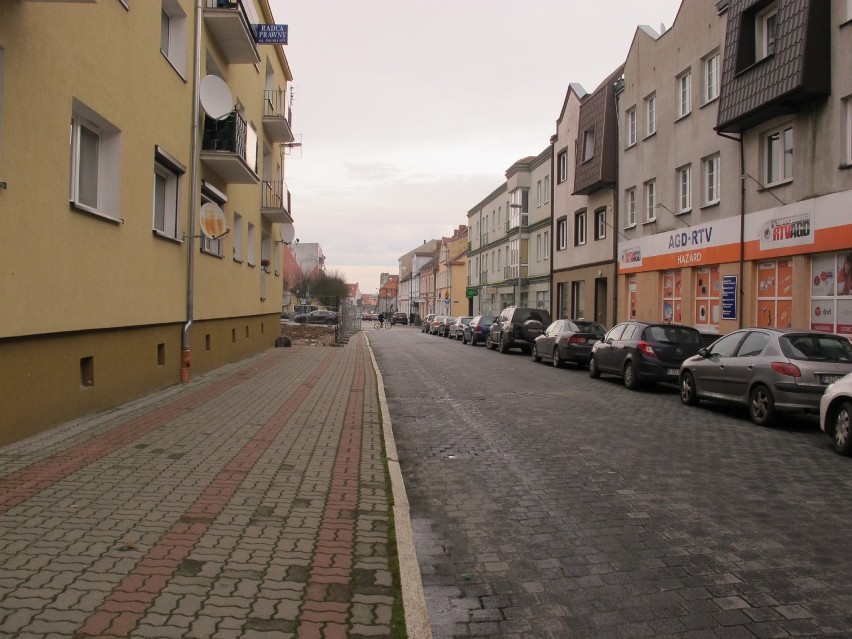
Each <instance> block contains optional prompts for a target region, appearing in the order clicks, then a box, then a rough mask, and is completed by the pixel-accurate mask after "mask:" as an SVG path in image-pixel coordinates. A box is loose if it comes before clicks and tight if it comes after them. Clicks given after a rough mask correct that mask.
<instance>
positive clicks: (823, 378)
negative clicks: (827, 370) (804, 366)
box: [819, 375, 843, 384]
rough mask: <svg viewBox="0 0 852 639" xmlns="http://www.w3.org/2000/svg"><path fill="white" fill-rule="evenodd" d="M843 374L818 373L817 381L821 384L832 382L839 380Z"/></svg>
mask: <svg viewBox="0 0 852 639" xmlns="http://www.w3.org/2000/svg"><path fill="white" fill-rule="evenodd" d="M842 377H843V375H820V376H819V381H820V383H821V384H833V383H834V382H839V381H840V378H842Z"/></svg>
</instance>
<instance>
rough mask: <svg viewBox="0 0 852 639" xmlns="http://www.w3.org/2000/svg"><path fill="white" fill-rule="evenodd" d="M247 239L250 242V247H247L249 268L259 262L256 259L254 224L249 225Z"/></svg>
mask: <svg viewBox="0 0 852 639" xmlns="http://www.w3.org/2000/svg"><path fill="white" fill-rule="evenodd" d="M246 239H247V240H248V246H246V260H247V261H248V263H249V266H254V265H255V264H256V263H257V260H256V259H255V250H254V241H255V237H254V224H252V223H251V222H249V223H248V228H247V235H246Z"/></svg>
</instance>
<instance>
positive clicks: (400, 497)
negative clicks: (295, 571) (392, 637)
mask: <svg viewBox="0 0 852 639" xmlns="http://www.w3.org/2000/svg"><path fill="white" fill-rule="evenodd" d="M365 337H366V338H367V349H368V350H369V351H370V360H371V361H372V362H373V371H374V372H375V374H376V381H377V384H376V386H377V388H378V392H379V408H380V410H381V418H382V431H383V433H384V439H385V452H386V454H387V458H388V474H389V475H390V480H391V487H392V490H393V516H394V523H395V526H396V545H397V553H398V556H399V577H400V581H401V584H402V604H403V607H404V608H405V629H406V632H407V633H408V637H409V639H432V629H431V627H430V626H429V615H428V613H427V609H426V596H425V594H424V593H423V582H422V581H421V579H420V566H419V564H418V563H417V553H416V552H415V550H414V532H413V530H412V527H411V512H410V510H409V506H408V495H406V493H405V483H404V482H403V479H402V469H401V468H400V466H399V456H398V454H397V451H396V442H395V441H394V438H393V428H392V426H391V419H390V412H389V411H388V403H387V397H385V387H384V382H383V381H382V374H381V372H380V371H379V366H378V363H377V362H376V357H375V355H374V354H373V348H372V347H371V346H370V338H369V337H367V336H366V335H365Z"/></svg>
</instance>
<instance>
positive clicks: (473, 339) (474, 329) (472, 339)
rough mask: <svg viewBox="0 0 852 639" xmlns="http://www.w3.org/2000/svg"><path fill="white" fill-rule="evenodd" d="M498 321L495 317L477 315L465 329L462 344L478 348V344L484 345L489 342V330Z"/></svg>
mask: <svg viewBox="0 0 852 639" xmlns="http://www.w3.org/2000/svg"><path fill="white" fill-rule="evenodd" d="M496 321H497V318H496V317H494V316H493V315H477V316H476V317H474V318H473V319H472V320H470V323H468V324H467V326H465V327H464V332H463V333H462V344H470V345H471V346H476V345H477V344H478V343H480V342H482V343H483V344H484V343H485V342H486V341H487V340H488V329H490V328H491V325H492V324H493V323H494V322H496Z"/></svg>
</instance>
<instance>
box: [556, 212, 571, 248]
mask: <svg viewBox="0 0 852 639" xmlns="http://www.w3.org/2000/svg"><path fill="white" fill-rule="evenodd" d="M567 248H568V216H567V215H565V216H562V217H560V218H558V219H557V220H556V250H557V251H564V250H565V249H567Z"/></svg>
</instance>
